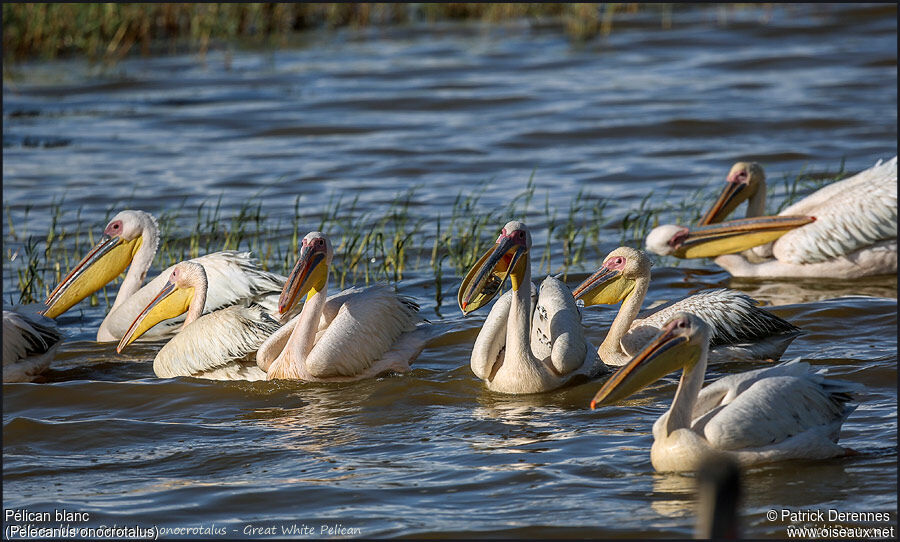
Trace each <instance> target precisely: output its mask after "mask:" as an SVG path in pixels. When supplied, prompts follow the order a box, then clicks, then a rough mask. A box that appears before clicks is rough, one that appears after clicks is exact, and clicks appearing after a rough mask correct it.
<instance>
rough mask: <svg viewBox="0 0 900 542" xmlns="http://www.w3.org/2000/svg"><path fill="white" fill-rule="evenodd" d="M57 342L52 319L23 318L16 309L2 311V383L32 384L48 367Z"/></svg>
mask: <svg viewBox="0 0 900 542" xmlns="http://www.w3.org/2000/svg"><path fill="white" fill-rule="evenodd" d="M16 309H18V310H16ZM61 340H62V336H61V335H60V333H59V330H58V329H57V328H56V322H54V321H53V320H52V319H50V318H46V317H44V316H41V315H39V314H27V313H25V312H24V311H22V309H21V308H20V307H16V308H13V309H6V308H4V309H3V381H4V382H31V381H32V380H34V379H35V377H37V376H38V375H40V374H41V373H42V372H44V371H45V370H46V369H47V367H49V366H50V362H51V361H53V357H54V355H55V353H56V350H57V348H59V345H60V342H61Z"/></svg>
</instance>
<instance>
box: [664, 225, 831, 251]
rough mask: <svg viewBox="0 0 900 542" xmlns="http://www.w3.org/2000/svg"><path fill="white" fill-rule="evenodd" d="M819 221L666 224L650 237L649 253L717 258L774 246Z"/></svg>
mask: <svg viewBox="0 0 900 542" xmlns="http://www.w3.org/2000/svg"><path fill="white" fill-rule="evenodd" d="M815 220H816V218H815V217H813V216H790V215H785V216H781V215H778V216H758V217H754V218H742V219H739V220H729V221H726V222H720V223H718V224H711V225H709V226H697V227H694V228H687V227H685V226H676V225H673V224H666V225H664V226H658V227H656V228H653V230H652V231H651V232H650V233H649V234H648V235H647V240H646V245H647V250H649V251H650V252H653V253H654V254H659V255H660V256H670V255H671V256H675V257H676V258H714V257H716V256H721V255H722V254H734V253H735V252H742V251H744V250H747V249H750V248H753V247H756V246H759V245H764V244H766V243H771V242H772V241H775V240H776V239H778V238H779V237H781V236H782V235H784V234H786V233H787V232H789V231H791V230H793V229H796V228H799V227H801V226H805V225H806V224H809V223H810V222H814V221H815Z"/></svg>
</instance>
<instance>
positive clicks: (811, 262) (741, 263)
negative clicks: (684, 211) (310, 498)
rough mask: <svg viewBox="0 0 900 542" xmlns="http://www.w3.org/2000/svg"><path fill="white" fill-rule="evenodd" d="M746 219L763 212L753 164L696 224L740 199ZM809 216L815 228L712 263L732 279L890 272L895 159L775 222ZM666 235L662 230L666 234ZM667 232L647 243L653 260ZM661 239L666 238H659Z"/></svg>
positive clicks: (717, 216) (741, 169)
mask: <svg viewBox="0 0 900 542" xmlns="http://www.w3.org/2000/svg"><path fill="white" fill-rule="evenodd" d="M745 198H746V199H748V202H747V216H748V217H753V216H760V215H762V214H764V212H765V199H766V182H765V173H764V172H763V170H762V167H760V166H759V164H755V163H746V162H739V163H737V164H735V165H734V167H732V170H731V172H730V173H729V176H728V184H727V186H726V188H725V190H724V191H723V193H722V195H721V196H720V197H719V199H718V200H717V201H716V203H715V204H714V205H713V207H712V208H711V209H710V211H709V212H708V213H707V215H706V216H705V217H704V218H703V220H701V225H702V224H709V223H714V222H718V221H721V220H723V219H724V218H725V217H726V216H727V215H728V214H729V213H730V212H731V211H732V210H733V209H734V207H736V206H737V205H738V204H739V203H740V202H741V201H742V200H743V199H745ZM795 215H801V216H812V217H815V219H816V220H815V221H814V222H812V223H809V224H806V225H805V226H801V227H799V228H797V229H795V230H792V231H789V232H788V233H786V234H784V235H783V236H782V237H780V238H779V239H778V240H776V241H774V242H773V243H768V244H766V245H763V246H759V247H755V248H753V249H751V250H750V251H747V252H745V253H742V254H726V255H722V256H718V257H717V258H716V259H715V262H716V263H717V264H718V265H719V266H721V267H722V268H724V269H725V270H726V271H728V272H729V273H731V274H732V275H733V276H736V277H799V278H802V277H828V278H840V279H846V278H857V277H863V276H871V275H883V274H894V273H896V272H897V157H896V156H895V157H894V158H892V159H891V160H888V161H887V162H883V161H881V160H879V161H878V163H876V164H875V166H873V167H871V168H869V169H866V170H864V171H861V172H860V173H858V174H856V175H854V176H852V177H850V178H848V179H844V180H842V181H838V182H836V183H832V184H830V185H828V186H825V187H823V188H821V189H819V190H817V191H816V192H814V193H812V194H811V195H809V196H807V197H805V198H803V199H802V200H800V201H798V202H796V203H794V204H793V205H790V206H789V207H787V208H786V209H784V210H783V211H782V212H781V213H779V216H795ZM667 228H668V229H667ZM673 228H674V227H672V226H660V227H659V228H656V229H654V231H653V232H651V233H650V235H648V237H647V246H648V248H650V249H651V250H653V251H654V252H656V253H658V254H666V253H668V251H669V247H668V246H667V243H666V241H667V239H665V237H666V236H667V235H669V231H670V230H671V231H676V230H677V228H675V229H673ZM663 232H666V233H663Z"/></svg>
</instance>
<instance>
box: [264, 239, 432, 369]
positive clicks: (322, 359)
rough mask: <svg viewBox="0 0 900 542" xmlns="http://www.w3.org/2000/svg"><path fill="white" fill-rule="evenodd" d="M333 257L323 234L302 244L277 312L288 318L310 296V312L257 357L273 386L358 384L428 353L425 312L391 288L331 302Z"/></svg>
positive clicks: (353, 292) (349, 293) (352, 292)
mask: <svg viewBox="0 0 900 542" xmlns="http://www.w3.org/2000/svg"><path fill="white" fill-rule="evenodd" d="M333 257H334V252H333V251H332V248H331V242H330V241H329V240H328V238H327V237H326V236H325V234H324V233H322V232H311V233H308V234H307V235H306V236H305V237H304V238H303V240H302V241H301V243H300V254H299V259H298V260H297V264H296V265H295V266H294V269H293V270H292V271H291V274H290V276H288V279H287V283H286V284H285V285H284V290H283V291H282V293H281V297H280V298H279V301H278V310H279V311H280V312H281V313H286V312H288V311H289V310H290V309H291V308H292V307H294V305H296V303H297V301H298V300H299V299H300V298H302V297H303V296H304V295H305V296H306V302H305V303H304V305H303V310H302V311H301V312H300V314H299V315H297V316H296V317H294V318H293V319H292V320H291V321H289V322H288V323H287V324H285V325H284V327H282V328H281V329H280V330H278V332H276V333H275V334H274V335H272V336H271V337H269V339H268V340H267V341H266V342H265V343H264V344H263V345H262V347H260V349H259V352H258V354H257V362H258V364H259V366H260V367H261V368H262V369H263V370H264V371H266V372H267V377H268V378H269V379H270V380H272V379H295V380H305V381H313V382H324V381H352V380H361V379H363V378H370V377H374V376H378V375H379V374H382V373H385V372H388V371H394V372H398V373H403V372H406V371H409V365H410V363H411V362H412V361H413V360H415V359H416V357H418V355H419V353H420V352H421V351H422V349H423V348H424V347H425V344H426V342H427V339H428V331H427V329H425V327H423V326H420V327H418V328H417V327H416V324H417V323H418V322H419V321H420V320H421V318H420V317H419V316H418V310H419V306H418V305H417V304H416V303H415V302H414V301H413V300H412V299H410V298H407V297H404V296H401V295H398V294H397V293H395V292H394V291H393V289H391V288H390V287H389V286H387V285H384V284H377V285H375V286H370V287H367V288H349V289H347V290H344V291H342V292H340V293H338V294H336V295H334V296H332V297H331V298H327V295H328V266H329V265H331V260H332V258H333Z"/></svg>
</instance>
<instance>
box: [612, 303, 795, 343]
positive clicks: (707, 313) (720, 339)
mask: <svg viewBox="0 0 900 542" xmlns="http://www.w3.org/2000/svg"><path fill="white" fill-rule="evenodd" d="M678 312H690V313H693V314H696V315H697V316H699V317H700V318H702V319H703V321H704V322H706V323H707V325H709V326H710V327H711V328H712V335H711V337H710V342H709V344H710V346H712V347H715V346H719V345H725V344H743V343H752V342H757V341H761V340H763V339H765V338H766V337H769V336H771V335H776V334H781V333H797V332H799V331H800V330H799V328H797V327H796V326H794V325H793V324H791V323H790V322H787V321H785V320H783V319H781V318H779V317H777V316H775V315H774V314H772V313H770V312H769V311H766V310H763V309H761V308H759V307H757V306H756V302H755V301H754V300H753V298H752V297H750V296H748V295H747V294H744V293H741V292H737V291H735V290H729V289H726V288H719V289H715V290H707V291H704V292H700V293H698V294H694V295H692V296H689V297H686V298H684V299H681V300H678V301H673V302H670V303H667V304H665V305H662V306H660V307H657V308H655V309H653V310H652V311H647V312H645V313H643V314H641V315H639V316H641V318H638V319H636V320H635V321H634V323H632V325H631V330H630V331H629V332H628V334H627V335H626V336H625V338H623V339H622V344H623V346H624V347H625V350H626V352H637V351H639V350H640V349H641V348H643V346H644V345H645V344H647V342H649V340H650V339H652V338H653V336H654V335H655V334H656V332H657V331H658V330H659V329H660V328H661V327H662V326H663V324H665V322H666V321H668V320H669V319H670V318H672V317H673V316H674V315H675V314H676V313H678Z"/></svg>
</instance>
